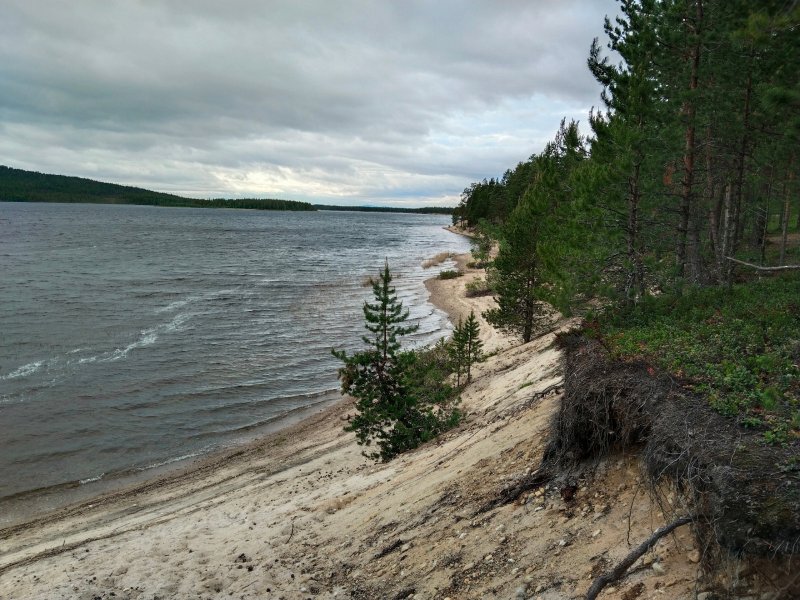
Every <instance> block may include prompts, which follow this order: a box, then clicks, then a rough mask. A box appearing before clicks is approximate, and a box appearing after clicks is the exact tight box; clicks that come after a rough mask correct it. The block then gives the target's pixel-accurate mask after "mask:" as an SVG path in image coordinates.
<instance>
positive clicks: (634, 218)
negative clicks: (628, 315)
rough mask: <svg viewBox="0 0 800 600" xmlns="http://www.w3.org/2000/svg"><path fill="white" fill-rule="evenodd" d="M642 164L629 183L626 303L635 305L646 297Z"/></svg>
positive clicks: (635, 167)
mask: <svg viewBox="0 0 800 600" xmlns="http://www.w3.org/2000/svg"><path fill="white" fill-rule="evenodd" d="M640 173H641V163H639V162H637V163H636V164H635V165H634V168H633V175H632V176H631V178H630V180H629V182H628V226H627V228H626V231H625V233H626V238H627V254H628V261H629V262H630V270H631V271H630V274H629V277H628V281H627V282H626V290H625V303H626V304H628V305H631V304H634V303H635V302H636V298H637V297H638V298H641V297H642V296H644V265H643V264H642V257H641V255H640V253H639V248H638V246H639V228H640V225H639V203H640V201H641V191H640V188H639V177H640Z"/></svg>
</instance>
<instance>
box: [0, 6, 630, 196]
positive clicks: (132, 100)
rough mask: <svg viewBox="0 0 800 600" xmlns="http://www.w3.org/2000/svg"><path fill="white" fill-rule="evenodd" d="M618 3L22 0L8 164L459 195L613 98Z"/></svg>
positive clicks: (3, 42) (3, 82)
mask: <svg viewBox="0 0 800 600" xmlns="http://www.w3.org/2000/svg"><path fill="white" fill-rule="evenodd" d="M614 10H615V2H614V1H613V0H527V1H524V0H483V1H478V0H474V1H471V0H458V1H457V0H359V1H355V0H353V1H350V0H336V1H333V0H304V1H297V0H285V1H278V0H226V1H224V2H223V1H221V0H191V1H179V0H79V1H75V2H64V1H62V0H2V3H0V164H4V165H8V166H12V167H17V168H22V169H30V170H36V171H42V172H46V173H59V174H66V175H77V176H81V177H90V178H93V179H99V180H103V181H111V182H116V183H124V184H128V185H137V186H142V187H146V188H150V189H155V190H159V191H166V192H171V193H176V194H181V195H187V196H194V197H219V196H224V197H277V198H290V199H296V200H308V201H313V202H322V203H338V204H392V205H403V206H417V205H430V204H437V205H442V204H455V203H456V202H457V201H458V197H459V194H460V192H461V190H463V189H464V187H466V186H467V185H468V184H469V183H470V182H471V181H475V180H477V179H482V178H483V177H492V176H498V175H501V174H502V173H503V171H504V170H505V169H506V168H508V167H512V166H513V165H515V164H516V163H517V162H518V161H520V160H524V159H526V158H527V157H528V156H529V155H530V154H531V153H534V152H538V151H539V150H541V148H542V147H543V145H544V143H545V142H546V141H547V140H548V139H550V138H551V137H552V135H553V134H554V133H555V131H556V129H557V127H558V123H559V121H560V119H561V117H562V116H567V117H569V118H576V119H581V120H582V121H584V122H585V120H586V114H587V112H588V110H589V108H590V107H591V106H593V105H597V104H598V103H599V87H598V86H597V84H596V83H595V82H594V80H593V79H592V77H591V75H590V74H589V72H588V70H587V69H586V56H587V53H588V48H589V45H590V43H591V41H592V38H593V37H595V36H600V35H601V34H602V25H603V17H604V16H605V15H606V14H613V12H614Z"/></svg>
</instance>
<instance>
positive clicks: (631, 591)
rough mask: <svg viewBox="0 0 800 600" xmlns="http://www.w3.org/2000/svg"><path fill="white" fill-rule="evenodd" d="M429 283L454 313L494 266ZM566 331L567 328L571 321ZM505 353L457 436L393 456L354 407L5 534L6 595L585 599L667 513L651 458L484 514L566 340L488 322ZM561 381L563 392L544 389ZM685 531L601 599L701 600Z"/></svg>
mask: <svg viewBox="0 0 800 600" xmlns="http://www.w3.org/2000/svg"><path fill="white" fill-rule="evenodd" d="M466 261H467V257H466V256H460V257H458V262H459V265H460V266H461V268H463V269H464V270H466V273H465V275H464V276H462V277H459V278H456V279H450V280H429V281H428V282H427V284H426V285H427V287H428V290H429V292H430V294H431V301H432V302H433V303H434V304H435V305H437V306H438V307H440V308H442V309H443V310H445V311H446V312H447V313H448V314H449V315H450V317H451V319H454V320H457V319H458V318H459V317H464V316H466V315H467V314H469V311H470V310H474V311H475V313H476V314H479V313H480V312H482V311H483V310H485V309H486V308H487V307H489V306H490V305H491V302H492V299H491V298H490V297H478V298H467V297H465V295H464V286H465V284H466V283H467V282H468V281H470V280H472V279H474V278H476V277H481V276H483V272H482V271H477V270H470V269H467V268H466ZM562 326H563V327H570V323H568V322H567V323H564V324H563V325H562ZM481 331H482V335H483V337H484V341H485V344H486V352H487V353H490V354H491V356H490V358H489V359H488V360H487V361H486V362H484V363H482V364H480V365H478V366H477V368H475V369H474V380H473V382H472V383H471V384H470V385H469V386H468V387H467V388H466V390H465V391H464V393H463V395H462V409H463V412H464V414H465V419H464V421H463V422H462V424H461V425H459V427H458V428H456V429H455V430H452V431H450V432H448V433H447V434H445V435H443V436H442V437H440V438H439V439H437V440H435V441H434V442H432V443H429V444H427V445H425V446H423V447H421V448H419V449H417V450H416V451H413V452H409V453H407V454H404V455H402V456H401V457H399V458H397V459H395V460H393V461H392V462H390V463H387V464H375V463H373V462H371V461H367V460H366V459H365V458H363V457H362V456H361V452H360V448H359V447H358V446H357V445H356V443H355V438H354V436H353V434H352V433H346V432H344V431H343V425H344V424H345V422H346V420H347V417H348V414H352V404H351V403H350V402H348V401H347V400H343V401H341V402H339V403H338V404H336V405H334V406H332V407H329V408H327V409H325V410H323V411H322V412H320V413H318V414H316V415H314V416H313V417H311V418H309V419H307V420H305V421H303V422H301V423H299V424H297V425H294V426H292V427H289V428H287V429H284V430H282V431H280V432H278V433H276V434H273V435H270V436H268V437H266V438H265V439H263V440H260V441H258V442H255V443H251V444H249V445H247V446H244V447H241V448H237V449H236V450H234V451H231V452H228V453H227V454H223V455H217V456H214V457H211V458H209V459H207V460H205V461H203V462H201V463H199V464H196V465H193V466H192V467H191V468H189V469H186V470H185V471H183V472H180V473H177V474H171V475H168V476H163V477H161V478H158V479H155V480H153V481H150V482H148V483H146V484H144V485H140V486H137V487H135V488H132V489H127V490H120V491H117V492H114V493H110V494H107V495H105V496H102V497H99V498H95V499H92V500H91V501H88V502H84V503H82V504H79V505H75V506H72V507H69V508H66V509H63V510H61V511H59V512H57V513H54V514H52V515H49V516H47V517H45V518H41V519H38V520H36V521H34V522H31V523H26V524H23V525H19V526H15V527H13V528H9V529H6V530H3V531H1V532H0V540H1V541H0V598H3V599H8V600H10V599H29V598H47V599H54V598H78V599H82V600H83V599H85V600H90V599H92V600H94V599H103V600H110V599H112V598H113V599H120V600H121V599H145V598H147V599H148V600H153V599H154V598H159V599H167V598H207V599H211V598H218V599H222V598H239V599H246V598H252V599H255V598H275V599H279V598H283V599H287V600H289V599H295V598H297V599H300V598H356V599H398V600H399V599H401V598H416V599H439V600H443V599H445V598H450V599H451V600H456V599H467V598H508V599H512V598H537V599H538V598H541V599H544V600H554V599H557V598H559V599H560V598H579V597H582V595H583V594H584V593H585V592H586V590H587V588H588V587H589V585H590V584H591V582H592V580H593V579H594V577H596V576H597V575H599V574H600V573H602V572H603V571H605V570H607V569H608V568H610V567H611V566H612V565H613V564H615V563H616V562H618V561H619V560H620V559H621V558H622V557H623V556H625V555H626V554H627V553H628V552H629V550H630V548H631V547H632V546H633V545H636V544H638V543H639V542H641V541H642V540H643V539H644V538H645V537H647V536H648V535H649V534H650V533H651V532H652V531H653V530H654V529H656V528H657V527H659V526H661V525H663V523H664V518H663V515H662V514H661V512H660V510H659V508H658V506H656V505H655V504H653V503H652V502H651V501H650V499H649V497H648V496H647V494H646V492H645V491H644V488H643V487H642V486H641V485H640V476H639V471H638V461H637V458H636V456H632V455H631V456H614V457H611V458H610V459H608V460H606V461H602V462H600V463H599V464H597V466H596V468H595V469H594V472H593V474H592V475H591V476H589V477H587V478H585V479H583V480H580V481H578V489H577V492H576V495H575V498H574V499H572V500H570V501H568V502H566V501H564V500H563V499H562V498H561V496H560V494H559V491H558V490H556V489H549V488H544V489H540V490H537V491H535V492H531V493H530V494H527V495H525V496H523V497H522V498H521V499H520V500H519V501H518V502H516V503H514V504H511V505H508V506H504V507H500V508H497V509H494V510H491V511H488V512H485V513H480V514H478V513H477V512H476V511H477V509H478V508H479V507H480V506H481V505H482V504H484V503H485V502H487V501H488V500H491V499H492V498H493V497H495V496H496V494H497V492H498V491H499V490H500V489H501V488H502V487H503V486H504V485H506V484H507V483H508V482H509V481H511V480H512V479H513V478H514V477H518V476H520V475H522V474H524V473H526V472H529V471H530V470H533V469H535V468H536V466H537V464H538V462H539V459H540V457H541V453H542V450H543V447H544V444H545V440H546V431H547V428H548V424H549V421H550V418H551V416H552V414H553V411H554V410H555V409H556V408H557V406H558V402H559V399H560V390H559V387H558V384H559V382H560V381H561V380H562V372H561V360H560V359H561V356H560V351H559V350H558V349H557V348H555V346H554V345H553V340H554V335H555V334H554V333H551V334H548V335H546V336H543V337H541V338H539V339H536V340H534V341H532V342H530V343H529V344H526V345H519V344H517V343H515V342H514V341H513V340H511V339H509V338H507V337H506V336H504V335H502V334H500V333H497V332H495V331H494V330H492V329H491V327H489V326H488V324H486V323H485V322H483V320H482V319H481ZM546 389H550V390H551V391H550V392H549V393H548V394H544V395H537V392H540V391H542V390H546ZM697 559H698V555H697V553H696V550H695V548H693V546H692V542H691V541H690V539H689V536H688V533H687V532H681V531H679V532H678V534H677V535H675V536H672V537H666V538H664V539H662V540H661V541H660V542H659V543H658V545H657V546H656V547H655V549H654V550H653V551H652V552H649V553H648V554H647V555H645V557H644V558H643V559H642V560H641V561H639V562H638V563H637V564H636V565H635V566H634V567H633V568H632V571H633V572H632V574H631V575H630V576H629V577H628V578H627V579H625V580H624V582H623V583H621V584H620V585H619V586H618V587H612V588H609V589H608V590H607V591H606V592H605V593H604V594H603V595H602V596H601V597H602V598H612V599H618V600H633V599H634V598H666V599H682V598H692V597H694V594H695V592H696V591H697V590H698V589H700V588H697V587H696V580H697V572H698V565H697Z"/></svg>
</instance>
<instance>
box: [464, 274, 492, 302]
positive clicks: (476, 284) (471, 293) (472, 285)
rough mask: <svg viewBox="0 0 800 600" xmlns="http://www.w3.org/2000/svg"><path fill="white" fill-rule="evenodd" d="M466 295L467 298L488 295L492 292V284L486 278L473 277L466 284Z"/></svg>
mask: <svg viewBox="0 0 800 600" xmlns="http://www.w3.org/2000/svg"><path fill="white" fill-rule="evenodd" d="M464 290H465V291H464V295H465V296H466V297H467V298H476V297H478V296H488V295H489V294H491V293H492V286H491V285H490V284H489V282H488V281H486V280H485V279H481V278H478V279H473V280H472V281H470V282H468V283H467V285H465V286H464Z"/></svg>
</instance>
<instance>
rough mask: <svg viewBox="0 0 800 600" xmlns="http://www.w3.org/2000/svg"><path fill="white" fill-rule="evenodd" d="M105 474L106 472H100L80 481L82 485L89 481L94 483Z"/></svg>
mask: <svg viewBox="0 0 800 600" xmlns="http://www.w3.org/2000/svg"><path fill="white" fill-rule="evenodd" d="M104 476H105V473H100V475H96V476H95V477H87V478H86V479H81V480H79V481H78V483H80V484H81V485H86V484H87V483H93V482H95V481H100V480H101V479H102V478H103V477H104Z"/></svg>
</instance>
